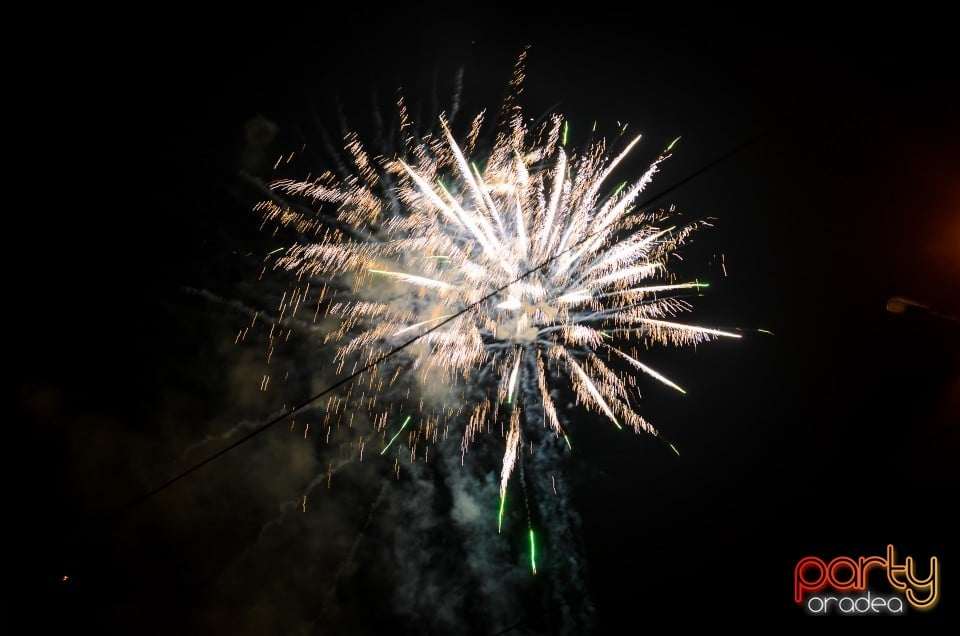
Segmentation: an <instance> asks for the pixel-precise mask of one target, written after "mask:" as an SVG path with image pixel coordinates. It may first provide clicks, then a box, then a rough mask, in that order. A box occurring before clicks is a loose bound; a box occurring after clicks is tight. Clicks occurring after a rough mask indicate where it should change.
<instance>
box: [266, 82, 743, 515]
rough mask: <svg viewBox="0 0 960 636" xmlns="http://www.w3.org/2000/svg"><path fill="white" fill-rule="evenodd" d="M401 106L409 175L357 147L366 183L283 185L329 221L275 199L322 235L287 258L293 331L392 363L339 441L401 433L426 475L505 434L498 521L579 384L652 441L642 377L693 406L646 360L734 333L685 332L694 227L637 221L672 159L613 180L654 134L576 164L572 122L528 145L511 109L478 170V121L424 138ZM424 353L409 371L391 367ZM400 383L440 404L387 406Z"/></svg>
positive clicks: (359, 386) (331, 410)
mask: <svg viewBox="0 0 960 636" xmlns="http://www.w3.org/2000/svg"><path fill="white" fill-rule="evenodd" d="M399 109H400V123H401V131H402V132H403V133H404V142H405V154H404V155H403V156H402V158H401V156H397V155H394V156H393V157H392V158H387V157H385V156H376V157H374V156H371V155H370V154H369V153H368V152H367V151H366V150H365V148H364V147H363V145H362V144H361V143H360V142H359V140H358V138H357V136H356V135H348V136H347V137H346V145H345V148H346V151H347V152H348V153H349V156H350V158H351V159H352V162H353V164H354V168H355V169H354V170H353V171H352V175H351V176H347V177H337V176H335V175H333V174H332V173H325V174H323V175H321V176H320V177H318V178H314V179H309V180H304V181H294V180H280V181H277V182H275V183H274V184H273V188H274V191H275V192H278V193H282V195H283V196H284V197H285V198H287V199H289V198H299V199H301V200H306V201H308V202H310V203H311V206H310V209H311V210H316V211H315V212H308V211H305V210H304V209H303V208H302V207H301V208H297V207H294V206H291V205H289V204H286V203H284V199H281V198H279V197H277V198H275V199H273V200H270V201H266V202H263V203H261V204H260V205H259V209H260V211H262V213H263V214H264V216H265V218H266V219H267V220H271V221H274V222H277V223H279V224H281V225H284V226H289V227H293V228H296V230H297V231H299V232H300V233H301V235H302V236H309V237H310V238H309V240H306V241H303V242H300V243H298V244H297V245H294V246H293V247H290V248H288V249H286V250H285V251H284V252H283V254H281V255H280V256H279V258H277V260H276V261H275V265H276V267H278V268H282V269H285V270H288V271H290V272H293V273H294V274H295V275H296V281H297V286H296V288H295V289H294V290H293V291H292V292H290V293H289V294H287V295H285V296H284V300H283V301H282V303H281V315H280V321H281V322H282V320H283V316H284V313H285V312H288V311H289V312H291V313H292V314H296V312H297V310H298V309H299V308H300V307H302V306H308V305H309V306H310V307H311V308H315V309H314V320H316V321H319V322H320V324H321V329H322V330H323V331H324V333H325V335H324V341H325V342H328V341H330V342H333V343H335V345H336V347H337V352H336V355H335V358H334V360H335V362H336V367H337V370H338V372H339V371H344V370H346V371H351V370H353V371H355V370H357V369H361V368H363V367H364V366H366V365H369V364H371V363H373V362H376V361H380V362H379V363H378V364H376V365H374V366H372V367H371V368H370V369H368V370H367V371H366V372H365V373H363V374H362V375H361V376H360V377H358V378H357V379H356V381H355V382H354V383H353V384H352V386H351V387H350V389H349V391H348V392H347V393H346V395H345V396H340V397H330V398H329V399H328V401H327V402H326V404H325V405H324V406H325V410H326V414H325V418H326V419H325V423H326V424H327V426H330V424H331V422H332V421H334V420H337V421H343V420H344V419H349V421H350V422H351V423H352V419H353V414H354V413H356V412H357V411H367V412H369V414H370V416H371V420H372V421H373V423H374V427H375V429H376V430H377V431H378V433H379V434H380V435H381V436H382V437H383V445H384V447H383V451H382V452H385V451H387V450H388V448H389V447H390V446H391V445H393V444H394V442H395V440H396V439H397V437H398V436H400V435H401V433H405V434H406V441H407V448H408V449H409V451H410V456H411V458H414V457H416V456H417V453H418V451H417V448H418V446H422V445H424V444H426V443H429V442H432V441H436V440H437V439H438V438H440V437H442V438H446V437H447V436H448V435H451V434H456V435H459V436H461V439H462V444H461V447H462V451H463V453H466V451H467V449H468V448H469V445H470V443H471V441H472V440H474V439H475V438H476V437H477V436H478V434H480V433H481V432H484V431H488V432H489V431H492V430H496V429H499V431H500V434H501V436H502V438H503V439H504V440H505V450H504V454H503V463H502V469H501V476H500V495H501V515H502V504H503V498H504V497H505V493H506V488H507V483H508V481H509V479H510V476H511V474H512V472H513V470H514V467H515V464H516V462H517V460H518V456H519V454H520V450H521V447H522V445H523V443H524V439H525V437H529V435H528V433H529V429H528V430H527V431H525V427H534V426H536V427H541V426H542V427H543V428H546V429H547V430H549V431H551V432H552V434H554V435H556V436H559V437H563V438H564V439H565V440H567V443H568V444H569V438H568V437H567V435H566V432H565V431H564V427H563V424H562V422H561V418H560V417H559V416H558V412H557V407H556V404H555V402H554V398H553V397H552V396H551V387H555V386H556V385H557V383H558V382H567V383H568V384H569V386H570V387H572V390H573V392H574V394H575V395H576V400H577V402H578V403H579V404H580V405H582V406H583V407H584V408H586V409H587V410H595V411H598V412H599V413H601V414H602V415H603V416H604V417H606V418H607V419H608V420H609V421H610V422H611V423H612V424H613V425H614V426H616V427H618V428H623V427H629V428H630V429H633V430H634V431H636V432H647V433H651V434H654V435H657V434H658V433H657V430H656V429H655V428H654V426H653V425H651V423H649V422H648V421H646V420H645V419H644V418H643V417H641V416H640V415H639V414H638V413H637V409H636V406H637V399H638V397H639V396H638V394H637V392H636V383H637V375H638V374H643V375H646V376H648V377H649V378H652V379H654V380H656V381H658V382H661V383H663V384H664V385H666V386H668V387H670V388H671V389H674V390H677V391H681V392H683V391H684V390H683V389H682V388H681V387H680V386H679V385H678V384H677V383H676V382H674V381H673V380H671V379H669V378H667V377H665V376H664V375H662V374H661V373H659V372H658V371H656V370H655V369H653V368H651V367H650V366H648V365H647V364H646V363H645V362H643V358H644V351H645V349H647V348H649V347H650V346H652V345H654V344H667V345H691V344H696V343H699V342H702V341H706V340H712V339H716V338H718V337H730V338H738V337H739V335H738V334H736V333H731V332H727V331H721V330H717V329H712V328H707V327H702V326H696V325H691V324H686V323H683V322H679V321H678V319H677V317H678V316H679V315H680V314H682V313H684V312H686V311H688V310H689V309H690V308H691V307H690V305H689V303H688V302H687V301H686V300H684V299H683V295H689V294H690V292H691V290H694V291H696V290H699V289H701V288H703V287H706V284H705V283H701V282H699V281H681V280H677V279H676V276H675V275H674V274H673V273H672V272H671V270H670V267H669V265H670V263H669V259H670V257H671V255H673V253H674V251H675V250H676V248H677V247H678V246H679V245H681V244H682V243H683V242H684V240H685V239H686V238H687V237H688V236H689V235H690V233H691V232H693V231H694V230H696V229H697V226H698V224H697V223H688V224H677V223H675V222H673V221H672V219H673V218H674V217H675V215H674V214H673V210H672V209H671V210H665V211H664V210H660V211H655V212H646V211H642V210H638V209H636V208H635V207H634V205H635V203H636V202H637V200H638V197H639V196H640V195H641V193H642V192H643V191H644V190H645V188H647V186H648V185H649V184H650V183H651V181H652V179H653V177H654V175H655V174H656V172H657V171H658V168H659V166H660V165H661V163H662V162H663V161H664V160H665V159H666V158H667V157H669V151H670V148H669V147H668V149H667V150H665V151H664V152H663V153H661V154H660V155H659V156H658V157H657V158H656V160H655V161H653V163H652V164H650V166H649V167H648V168H647V169H646V171H644V172H643V173H642V174H641V175H640V176H639V178H636V179H635V180H633V181H629V182H626V183H623V184H619V185H617V184H614V183H612V176H613V174H614V172H615V170H616V169H617V167H618V165H619V164H620V163H621V162H622V161H623V160H624V159H625V158H626V157H627V156H628V154H629V153H630V152H631V151H632V150H634V148H635V147H636V146H637V144H638V143H639V142H640V137H639V136H637V137H634V138H632V139H629V140H628V139H624V140H623V141H622V142H620V143H619V145H620V146H621V147H620V148H619V149H617V150H616V152H613V151H611V150H610V149H608V147H607V144H606V142H605V141H604V140H595V141H593V142H591V143H588V144H586V145H585V146H584V147H582V148H581V149H579V150H571V149H568V147H567V145H566V137H567V124H566V122H565V121H564V120H563V118H562V117H561V116H559V115H555V116H552V117H550V118H548V119H547V120H546V121H545V122H544V123H542V124H541V125H539V126H537V127H536V129H534V130H531V129H529V128H528V127H527V125H526V124H525V123H524V118H523V117H522V115H521V112H520V109H519V107H518V106H516V105H513V104H509V103H508V105H507V106H506V107H505V109H504V111H503V113H504V115H503V116H502V117H501V123H500V125H499V126H498V127H497V130H496V132H495V138H494V141H493V143H492V148H490V149H489V150H487V151H485V152H482V153H481V152H479V151H478V149H477V146H478V143H477V141H478V138H479V135H480V131H481V128H482V125H483V121H484V117H483V113H481V114H480V115H478V116H477V117H476V118H475V119H474V120H473V121H472V123H471V125H470V126H469V129H468V130H467V131H466V134H465V136H464V137H463V138H459V139H458V137H457V135H455V134H454V132H453V130H452V128H451V125H450V123H449V122H448V121H447V120H446V119H445V118H444V117H441V118H440V120H439V124H440V128H439V131H438V132H437V133H435V134H426V135H424V136H417V135H416V134H414V133H413V132H412V130H413V126H412V124H411V122H410V121H409V118H408V116H407V112H406V109H405V106H404V104H403V102H402V101H401V102H400V103H399ZM615 145H617V144H615ZM281 332H282V330H281V331H280V332H278V333H281ZM415 336H420V338H419V339H418V340H417V342H416V343H415V344H413V345H412V346H409V347H407V348H405V350H404V352H403V354H402V356H395V357H392V358H388V359H387V360H381V358H382V357H383V356H384V355H385V354H387V353H388V352H390V351H391V350H392V349H393V348H395V347H396V346H398V345H399V344H402V343H404V342H407V341H409V340H410V339H411V338H412V337H415ZM272 337H274V334H273V333H271V338H272ZM402 375H403V376H408V377H413V376H415V377H416V379H417V380H419V382H420V383H421V386H422V387H430V390H431V392H432V393H434V394H435V395H434V396H433V399H430V400H424V398H423V397H422V395H423V391H421V392H420V394H419V395H417V394H411V393H410V391H409V389H408V390H407V391H406V393H402V389H401V391H400V393H402V397H400V398H399V399H394V398H393V397H391V399H389V400H383V402H381V401H380V400H379V396H381V395H382V394H383V392H384V391H385V389H386V388H389V387H391V386H394V385H395V383H397V381H398V378H400V377H401V376H402ZM436 393H440V394H441V397H437V396H436ZM517 404H520V405H521V408H517V407H516V405H517ZM531 407H535V408H531ZM522 413H527V415H526V416H525V417H521V415H522ZM531 414H532V415H531ZM537 420H538V421H537ZM401 421H402V422H403V424H402V425H401V426H400V428H399V430H397V429H396V426H397V425H398V424H399V423H400V422H401ZM391 425H392V426H393V428H392V429H390V426H391ZM453 427H456V428H453ZM388 429H390V430H388ZM393 431H395V432H393ZM388 440H389V441H388ZM396 446H397V447H398V448H399V447H400V446H401V444H397V445H396Z"/></svg>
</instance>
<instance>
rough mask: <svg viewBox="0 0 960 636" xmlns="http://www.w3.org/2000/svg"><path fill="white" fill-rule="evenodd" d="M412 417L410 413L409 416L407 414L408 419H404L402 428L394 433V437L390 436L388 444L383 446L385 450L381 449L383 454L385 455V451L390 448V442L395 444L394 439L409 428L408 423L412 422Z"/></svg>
mask: <svg viewBox="0 0 960 636" xmlns="http://www.w3.org/2000/svg"><path fill="white" fill-rule="evenodd" d="M411 417H412V416H411V415H408V416H407V419H405V420H403V425H401V426H400V430H399V431H397V434H396V435H394V436H393V437H391V438H390V441H389V442H387V445H386V446H384V447H383V450H382V451H380V454H381V455H383V454H384V453H386V452H387V449H388V448H390V444H393V441H394V440H395V439H397V438H398V437H399V436H400V433H402V432H403V429H405V428H407V424H409V423H410V418H411Z"/></svg>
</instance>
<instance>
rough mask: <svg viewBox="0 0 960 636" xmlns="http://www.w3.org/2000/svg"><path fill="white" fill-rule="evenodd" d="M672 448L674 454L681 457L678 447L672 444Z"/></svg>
mask: <svg viewBox="0 0 960 636" xmlns="http://www.w3.org/2000/svg"><path fill="white" fill-rule="evenodd" d="M670 448H672V449H673V452H674V453H676V454H677V457H680V451H678V450H677V447H676V446H674V445H673V444H670Z"/></svg>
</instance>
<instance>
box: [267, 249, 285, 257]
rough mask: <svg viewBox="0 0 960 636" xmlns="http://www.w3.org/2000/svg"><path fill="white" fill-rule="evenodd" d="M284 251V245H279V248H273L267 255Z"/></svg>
mask: <svg viewBox="0 0 960 636" xmlns="http://www.w3.org/2000/svg"><path fill="white" fill-rule="evenodd" d="M282 251H283V248H282V247H278V248H277V249H275V250H273V251H272V252H267V256H270V255H271V254H276V253H277V252H282Z"/></svg>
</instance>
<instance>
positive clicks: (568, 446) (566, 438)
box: [563, 433, 573, 450]
mask: <svg viewBox="0 0 960 636" xmlns="http://www.w3.org/2000/svg"><path fill="white" fill-rule="evenodd" d="M563 441H565V442H566V443H567V448H569V449H570V450H573V446H571V445H570V438H569V437H567V434H566V433H564V434H563Z"/></svg>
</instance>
